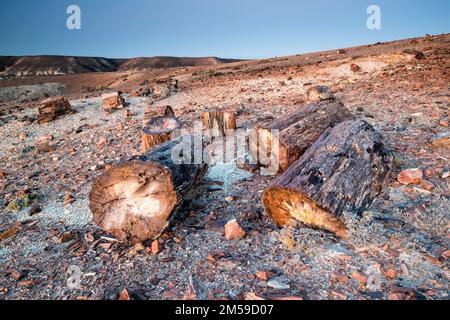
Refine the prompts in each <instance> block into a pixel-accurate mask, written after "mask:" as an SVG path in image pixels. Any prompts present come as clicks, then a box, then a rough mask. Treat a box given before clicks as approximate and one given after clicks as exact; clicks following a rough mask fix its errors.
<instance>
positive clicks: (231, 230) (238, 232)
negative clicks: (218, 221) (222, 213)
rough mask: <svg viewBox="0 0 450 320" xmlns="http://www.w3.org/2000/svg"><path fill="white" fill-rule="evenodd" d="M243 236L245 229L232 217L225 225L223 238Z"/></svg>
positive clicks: (233, 238)
mask: <svg viewBox="0 0 450 320" xmlns="http://www.w3.org/2000/svg"><path fill="white" fill-rule="evenodd" d="M244 237H245V230H244V229H243V228H242V227H241V226H240V224H239V223H238V222H237V221H236V219H233V220H231V221H229V222H228V223H227V224H226V225H225V238H226V239H227V240H235V239H243V238H244Z"/></svg>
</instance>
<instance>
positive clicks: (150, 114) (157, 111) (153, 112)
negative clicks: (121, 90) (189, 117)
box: [143, 106, 175, 124]
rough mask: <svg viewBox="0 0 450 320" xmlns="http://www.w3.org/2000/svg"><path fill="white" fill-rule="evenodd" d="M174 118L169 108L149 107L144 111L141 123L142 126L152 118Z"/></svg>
mask: <svg viewBox="0 0 450 320" xmlns="http://www.w3.org/2000/svg"><path fill="white" fill-rule="evenodd" d="M163 116H166V117H175V111H173V109H172V107H171V106H158V107H155V106H150V107H148V108H147V109H146V110H145V113H144V118H143V122H144V124H145V123H147V122H148V121H150V120H151V119H152V118H154V117H163Z"/></svg>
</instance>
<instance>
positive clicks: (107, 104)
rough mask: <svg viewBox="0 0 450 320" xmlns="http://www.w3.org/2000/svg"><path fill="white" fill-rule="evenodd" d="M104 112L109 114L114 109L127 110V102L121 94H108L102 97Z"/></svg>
mask: <svg viewBox="0 0 450 320" xmlns="http://www.w3.org/2000/svg"><path fill="white" fill-rule="evenodd" d="M102 104H103V111H104V112H105V113H107V114H109V113H110V112H111V111H112V110H114V109H123V108H125V100H124V99H123V98H122V95H121V93H120V92H112V93H106V94H103V95H102Z"/></svg>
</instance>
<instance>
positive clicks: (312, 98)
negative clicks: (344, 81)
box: [306, 86, 334, 102]
mask: <svg viewBox="0 0 450 320" xmlns="http://www.w3.org/2000/svg"><path fill="white" fill-rule="evenodd" d="M329 99H334V96H333V92H332V91H331V89H330V88H329V87H327V86H313V87H311V88H309V89H308V90H307V91H306V100H307V101H308V102H318V101H322V100H329Z"/></svg>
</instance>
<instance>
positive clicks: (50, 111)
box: [37, 97, 74, 124]
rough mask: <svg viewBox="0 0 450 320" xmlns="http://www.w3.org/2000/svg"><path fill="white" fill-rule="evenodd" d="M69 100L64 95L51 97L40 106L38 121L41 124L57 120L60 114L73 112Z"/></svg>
mask: <svg viewBox="0 0 450 320" xmlns="http://www.w3.org/2000/svg"><path fill="white" fill-rule="evenodd" d="M73 112H74V111H73V110H72V107H71V106H70V103H69V101H68V100H67V99H66V98H64V97H55V98H49V99H46V100H44V101H43V102H42V104H41V106H40V107H39V108H38V116H37V121H38V123H39V124H43V123H47V122H50V121H53V120H55V119H56V118H58V117H59V116H63V115H66V114H70V113H73Z"/></svg>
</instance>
